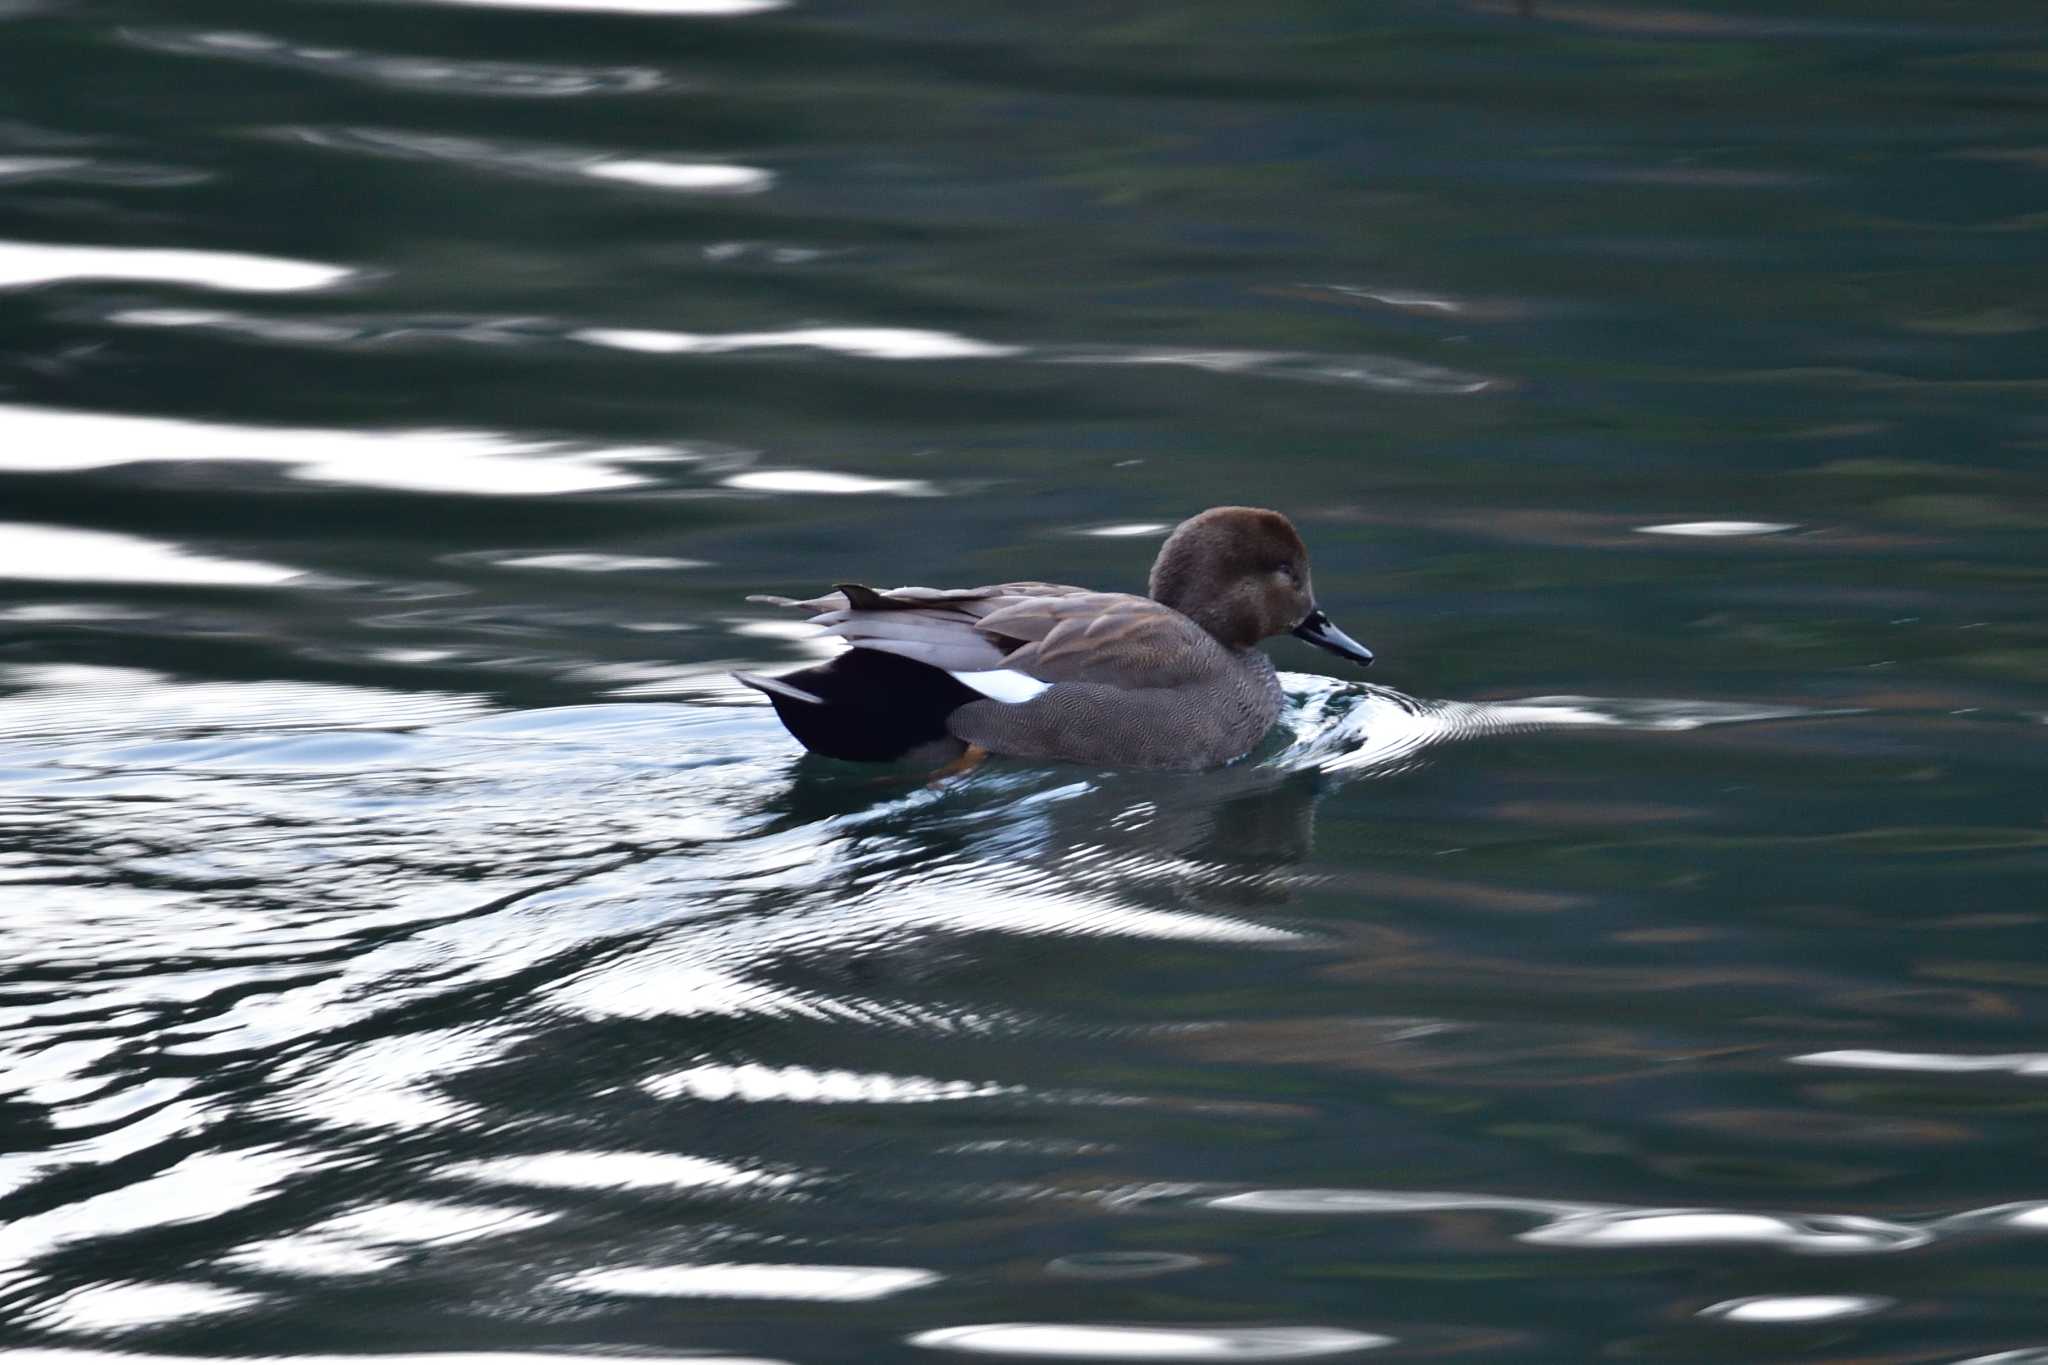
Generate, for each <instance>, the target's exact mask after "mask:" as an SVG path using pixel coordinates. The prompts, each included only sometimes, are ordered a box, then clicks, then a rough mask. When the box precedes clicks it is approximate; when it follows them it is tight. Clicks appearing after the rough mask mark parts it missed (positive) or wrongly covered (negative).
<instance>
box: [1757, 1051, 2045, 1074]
mask: <svg viewBox="0 0 2048 1365" xmlns="http://www.w3.org/2000/svg"><path fill="white" fill-rule="evenodd" d="M1786 1060H1788V1061H1791V1062H1795V1063H1797V1064H1798V1065H1800V1066H1840V1067H1848V1068H1851V1069H1852V1070H1858V1071H1947V1072H1957V1073H1963V1072H1975V1071H2009V1072H2011V1073H2012V1074H2013V1075H2015V1076H2041V1075H2048V1052H2004V1053H1997V1052H1993V1053H1980V1054H1978V1055H1976V1056H1966V1055H1961V1054H1957V1053H1950V1052H1887V1051H1885V1050H1883V1049H1881V1048H1844V1049H1842V1050H1839V1051H1835V1052H1806V1053H1802V1054H1800V1055H1799V1056H1797V1057H1790V1058H1787V1059H1786Z"/></svg>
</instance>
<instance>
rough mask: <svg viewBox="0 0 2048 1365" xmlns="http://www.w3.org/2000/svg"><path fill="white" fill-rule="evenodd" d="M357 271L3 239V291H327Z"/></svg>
mask: <svg viewBox="0 0 2048 1365" xmlns="http://www.w3.org/2000/svg"><path fill="white" fill-rule="evenodd" d="M355 273H356V272H355V271H353V270H351V269H349V268H348V267H346V266H339V265H321V264H319V263H317V262H313V261H291V260H283V259H280V258H278V257H275V256H251V255H246V254H244V253H241V252H233V251H187V250H179V249H175V248H170V247H116V246H77V245H68V244H64V243H58V242H0V289H19V288H22V287H23V286H25V285H32V284H55V283H58V282H61V281H64V280H141V281H148V282H151V283H160V284H182V285H191V286H194V287H198V288H206V289H224V290H231V291H241V292H247V293H258V294H267V293H294V292H298V291H302V290H308V289H327V288H330V287H332V286H334V285H337V284H339V283H341V282H342V281H343V280H345V279H347V278H349V277H350V276H351V275H353V274H355Z"/></svg>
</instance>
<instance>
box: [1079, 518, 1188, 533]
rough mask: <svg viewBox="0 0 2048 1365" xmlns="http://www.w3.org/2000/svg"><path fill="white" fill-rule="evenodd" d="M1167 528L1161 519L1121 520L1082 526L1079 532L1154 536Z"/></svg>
mask: <svg viewBox="0 0 2048 1365" xmlns="http://www.w3.org/2000/svg"><path fill="white" fill-rule="evenodd" d="M1168 529H1170V528H1169V527H1168V526H1167V524H1166V523H1165V522H1163V521H1123V522H1118V523H1116V524H1115V525H1112V526H1089V527H1084V528H1083V529H1082V531H1081V534H1082V535H1084V536H1110V537H1124V536H1156V535H1159V534H1160V533H1161V532H1164V531H1166V530H1168Z"/></svg>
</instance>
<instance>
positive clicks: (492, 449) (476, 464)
mask: <svg viewBox="0 0 2048 1365" xmlns="http://www.w3.org/2000/svg"><path fill="white" fill-rule="evenodd" d="M690 458H691V456H690V455H689V453H688V452H686V451H683V450H679V449H676V448H674V447H670V446H597V447H581V446H574V445H570V444H568V443H566V442H560V441H541V440H531V439H524V438H520V437H513V436H505V435H499V434H497V433H493V432H484V431H433V430H426V431H419V430H415V431H346V430H321V429H318V428H305V427H253V426H231V425H228V424H226V423H222V422H195V421H187V420H185V419H182V418H171V417H131V416H125V415H115V414H111V413H103V412H78V411H68V410H64V409H59V408H32V407H21V406H17V405H13V404H4V403H0V470H9V471H16V472H22V473H61V472H65V471H70V470H78V469H104V468H107V467H110V466H114V465H123V464H136V463H142V462H145V461H170V460H175V461H191V460H218V461H231V462H236V463H243V464H270V465H280V466H283V467H284V468H285V469H287V470H288V471H289V472H290V474H291V476H292V477H293V478H297V479H305V480H308V481H310V482H314V483H342V484H355V485H360V486H363V487H369V488H390V489H397V490H401V491H405V492H415V493H426V492H431V493H474V494H482V495H492V496H497V495H536V494H545V493H589V492H598V491H602V490H606V489H614V488H632V487H636V486H638V485H641V484H645V483H647V482H648V478H647V476H646V475H644V474H636V473H628V472H626V471H625V470H624V469H622V468H620V467H619V466H621V465H630V464H641V463H646V462H649V461H681V460H688V459H690ZM4 547H5V542H4V541H0V553H4V552H5V548H4ZM10 558H11V556H10ZM39 576H41V577H61V576H68V575H49V574H45V575H39ZM173 581H179V582H189V581H192V580H189V579H179V580H173Z"/></svg>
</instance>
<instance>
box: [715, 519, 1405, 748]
mask: <svg viewBox="0 0 2048 1365" xmlns="http://www.w3.org/2000/svg"><path fill="white" fill-rule="evenodd" d="M1146 591H1147V594H1148V595H1147V596H1144V597H1139V596H1137V595H1135V594H1132V593H1121V592H1095V591H1092V590H1090V589H1088V588H1075V587H1068V586H1066V585H1064V584H1059V583H1028V582H1027V583H997V584H992V585H990V586H987V587H980V588H892V589H890V590H888V591H886V592H883V591H878V590H876V589H874V588H870V587H865V586H863V585H861V584H858V583H840V584H837V585H835V590H834V591H832V592H829V593H826V594H825V595H823V596H821V597H813V598H810V599H808V600H804V601H798V600H794V599H791V598H787V597H768V596H761V597H750V598H748V599H747V600H748V601H750V602H766V603H769V604H772V605H774V606H779V607H793V608H796V609H797V610H800V611H805V612H810V613H812V615H811V620H812V622H813V623H814V624H816V625H820V626H823V627H824V628H825V629H826V630H827V631H829V632H830V633H832V634H834V635H838V636H841V637H843V638H844V639H845V640H846V641H847V642H848V643H849V644H851V645H852V646H853V648H851V649H848V650H847V651H846V652H844V653H843V654H840V655H837V656H836V657H834V658H833V659H831V660H830V661H828V662H826V663H823V664H819V665H816V666H814V667H811V668H804V669H799V670H797V671H796V672H794V673H784V674H781V675H780V676H777V677H763V676H761V675H759V674H754V673H735V674H734V675H733V676H734V677H735V678H737V679H738V680H739V681H740V682H742V683H745V684H746V685H747V686H748V687H752V688H755V689H757V690H759V691H761V692H764V693H766V694H767V696H768V700H769V701H770V702H772V703H773V704H774V706H775V713H776V715H777V716H779V717H780V718H781V720H782V723H783V725H784V726H785V727H787V728H788V730H789V732H790V733H791V734H792V735H794V736H795V737H796V738H797V739H798V740H799V741H800V742H801V743H802V744H803V746H804V747H805V748H807V749H809V750H811V751H812V752H814V753H821V754H828V755H830V756H832V757H835V758H844V759H853V760H856V761H863V762H885V761H888V760H892V759H898V758H904V757H919V758H939V757H944V756H949V755H950V756H951V757H952V759H953V762H951V763H950V764H948V766H947V768H946V769H945V770H942V771H959V770H964V769H966V768H968V767H971V766H973V765H974V764H975V763H978V762H979V761H980V760H981V759H982V758H985V757H987V756H988V755H990V754H1000V755H1006V756H1009V757H1015V758H1045V759H1059V760H1065V761H1067V762H1073V763H1088V764H1094V765H1098V766H1103V767H1125V768H1188V769H1192V768H1207V767H1213V766H1214V765H1216V764H1219V763H1228V762H1230V761H1231V760H1233V759H1237V758H1242V757H1243V756H1244V755H1245V754H1247V753H1249V752H1251V749H1252V747H1253V746H1254V745H1256V744H1257V743H1258V742H1259V740H1260V739H1261V738H1262V737H1263V736H1264V735H1265V733H1266V731H1268V730H1269V729H1271V728H1272V726H1273V722H1274V721H1275V720H1277V719H1278V718H1279V715H1280V702H1281V696H1280V682H1279V678H1278V677H1277V676H1276V675H1275V673H1274V671H1273V664H1272V661H1271V660H1269V659H1268V658H1267V657H1266V656H1265V654H1264V653H1262V652H1261V651H1260V650H1259V649H1258V648H1257V645H1258V643H1259V642H1260V641H1261V640H1265V639H1268V638H1270V637H1272V636H1275V635H1294V636H1297V637H1298V638H1300V639H1303V640H1306V641H1308V642H1309V643H1310V644H1312V645H1317V646H1319V647H1321V648H1323V649H1327V650H1329V651H1330V652H1331V653H1333V654H1339V655H1342V656H1343V657H1345V658H1347V659H1352V660H1355V661H1356V662H1358V663H1360V664H1370V663H1371V662H1372V658H1373V656H1372V651H1371V650H1369V649H1367V648H1366V647H1365V646H1364V645H1361V644H1359V643H1358V642H1357V641H1356V640H1354V639H1352V638H1351V637H1350V636H1348V635H1346V634H1345V633H1344V632H1343V631H1341V630H1339V629H1337V627H1336V626H1335V625H1333V624H1331V622H1330V618H1329V617H1328V616H1326V615H1324V614H1323V612H1322V610H1321V609H1320V608H1319V607H1317V606H1316V599H1315V592H1314V590H1313V588H1312V587H1311V586H1310V583H1309V570H1308V548H1307V547H1306V546H1305V545H1303V544H1302V542H1301V536H1300V535H1299V533H1297V532H1296V531H1295V529H1294V524H1293V523H1292V522H1290V521H1288V519H1287V518H1286V517H1284V516H1282V515H1281V514H1280V513H1278V512H1271V511H1267V510H1265V509H1264V508H1258V507H1212V508H1210V509H1209V510H1208V511H1206V512H1203V513H1201V514H1200V515H1199V516H1195V517H1191V518H1189V519H1188V520H1187V521H1184V522H1182V523H1181V524H1180V525H1179V526H1178V527H1176V528H1174V531H1173V534H1172V535H1170V536H1168V537H1167V538H1166V543H1165V544H1164V545H1162V546H1160V547H1159V557H1158V558H1157V559H1156V560H1155V561H1154V562H1153V564H1152V575H1151V579H1150V581H1149V583H1148V585H1147V589H1146Z"/></svg>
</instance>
